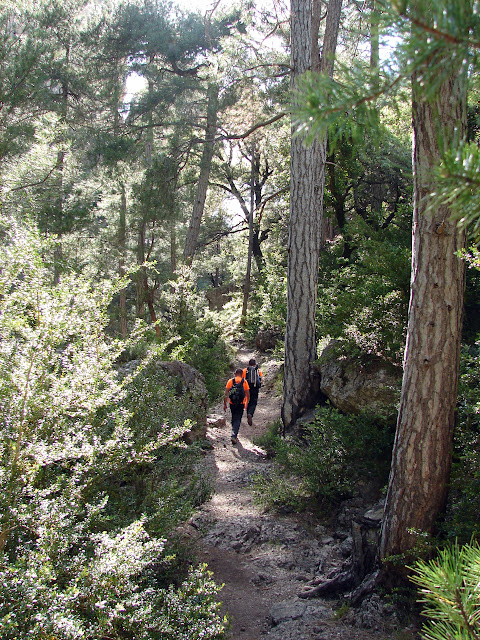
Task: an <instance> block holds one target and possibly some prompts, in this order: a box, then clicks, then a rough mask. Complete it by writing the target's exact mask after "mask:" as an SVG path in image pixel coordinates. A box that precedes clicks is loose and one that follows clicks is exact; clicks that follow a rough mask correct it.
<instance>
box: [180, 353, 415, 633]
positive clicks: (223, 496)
mask: <svg viewBox="0 0 480 640" xmlns="http://www.w3.org/2000/svg"><path fill="white" fill-rule="evenodd" d="M251 357H254V354H253V353H252V352H251V351H248V350H245V349H240V350H239V351H238V353H237V364H238V366H242V367H243V366H246V365H247V363H248V360H249V358H251ZM259 364H260V366H261V368H262V363H261V362H260V363H259ZM264 373H265V370H264ZM280 406H281V398H280V397H279V396H278V394H277V393H276V392H275V389H274V388H273V385H271V384H270V385H269V384H268V379H267V380H266V384H265V385H264V386H263V387H262V389H261V391H260V396H259V402H258V406H257V410H256V412H255V415H254V421H253V426H249V425H248V424H247V420H246V415H245V414H244V417H243V419H242V425H241V428H240V432H239V440H238V443H237V444H235V445H232V443H231V439H230V433H231V422H230V412H229V410H227V411H228V412H227V414H224V412H223V402H222V403H221V404H218V405H217V406H216V407H213V408H212V410H211V413H214V414H217V415H220V416H223V415H226V418H227V420H226V424H225V426H223V427H210V428H209V429H208V433H207V438H208V440H209V441H210V443H211V448H210V450H208V451H207V452H206V454H205V458H204V459H203V462H204V463H205V467H204V471H205V472H207V473H208V474H209V475H210V476H211V477H212V481H213V483H214V492H213V495H212V498H211V499H210V500H209V501H208V502H206V503H205V504H204V505H203V506H202V507H201V509H200V510H199V512H198V513H197V514H196V516H194V518H193V519H192V520H191V521H190V525H191V526H192V527H193V528H194V529H195V532H196V534H195V536H194V537H195V538H196V541H197V542H196V545H197V558H198V561H199V562H205V563H206V564H207V565H208V567H209V570H210V571H211V572H212V573H213V577H214V580H215V582H216V583H217V584H223V585H224V586H223V589H222V591H221V592H220V599H221V601H222V611H223V613H226V614H227V615H228V617H229V619H230V621H231V630H230V637H231V638H232V639H233V640H386V639H387V638H389V639H390V640H391V639H392V637H402V638H403V637H411V636H410V635H409V634H408V635H407V636H405V635H403V634H402V635H398V634H397V632H395V633H394V634H393V635H392V633H389V634H387V629H386V628H382V627H381V625H380V626H379V625H377V627H376V628H374V629H365V628H361V627H359V626H352V624H349V623H347V622H345V620H344V619H340V616H339V615H338V609H339V607H340V606H341V601H338V600H331V599H330V600H328V599H322V598H318V597H316V598H308V599H305V598H302V597H300V596H299V594H301V593H302V591H303V592H304V591H305V589H306V587H307V586H308V584H309V583H311V582H312V580H314V579H315V576H317V575H318V574H319V572H321V573H322V574H323V575H324V574H325V573H328V572H329V571H330V570H331V569H335V568H337V567H339V566H340V565H341V563H342V562H343V561H344V560H345V555H348V549H347V552H346V553H345V548H344V549H343V553H342V544H344V543H345V541H343V543H342V541H341V540H338V539H335V538H334V534H333V531H332V532H331V531H329V529H328V526H326V525H325V524H323V523H321V522H319V521H318V520H317V519H316V518H315V517H314V516H313V515H312V514H278V513H273V512H268V511H266V510H265V509H264V508H263V507H262V506H260V505H259V504H258V502H256V501H255V499H254V491H253V487H252V482H251V481H252V478H253V477H254V476H255V475H256V474H265V473H268V471H269V469H271V467H272V464H273V463H272V461H271V460H269V459H267V456H266V454H265V452H264V451H263V450H262V449H261V448H259V447H258V446H255V444H253V442H252V438H254V437H255V436H258V435H260V434H262V433H264V432H265V431H266V430H267V427H268V425H269V424H271V423H272V422H273V421H274V420H275V419H277V418H279V417H280ZM332 534H333V535H332ZM343 609H344V610H345V609H348V606H347V607H345V606H344V607H343Z"/></svg>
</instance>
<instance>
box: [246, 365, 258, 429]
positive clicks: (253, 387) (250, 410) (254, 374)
mask: <svg viewBox="0 0 480 640" xmlns="http://www.w3.org/2000/svg"><path fill="white" fill-rule="evenodd" d="M242 373H243V377H244V378H245V380H246V381H247V383H248V386H249V387H250V400H249V401H248V404H247V422H248V424H249V425H250V426H251V425H252V424H253V414H254V413H255V409H256V408H257V402H258V392H259V391H260V387H261V386H262V382H263V373H262V372H261V371H260V369H259V368H258V365H257V362H256V360H255V358H251V360H249V361H248V367H246V368H245V369H244V370H243V372H242Z"/></svg>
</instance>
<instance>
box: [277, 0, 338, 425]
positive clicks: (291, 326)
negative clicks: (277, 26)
mask: <svg viewBox="0 0 480 640" xmlns="http://www.w3.org/2000/svg"><path fill="white" fill-rule="evenodd" d="M317 3H318V0H314V4H313V5H312V4H311V3H310V2H305V1H304V0H292V4H291V34H292V35H291V40H292V42H291V48H292V54H291V58H292V62H291V65H292V68H293V73H292V89H293V90H294V89H295V86H296V80H297V78H298V77H299V76H300V75H302V74H303V73H305V72H306V71H308V70H309V69H311V68H312V67H314V68H316V67H317V60H318V53H317V52H318V42H317V41H318V31H317V32H315V33H314V28H313V26H314V25H315V24H317V22H318V21H317V20H316V16H317V9H318V4H317ZM340 11H341V0H330V2H329V6H328V12H327V23H326V28H325V39H324V47H323V53H322V60H321V66H320V69H321V70H322V71H323V72H324V73H325V72H326V73H330V72H331V70H332V71H333V60H334V55H335V48H336V41H337V35H338V25H339V20H340ZM312 25H313V26H312ZM315 28H316V27H315ZM325 158H326V141H325V140H322V141H316V142H314V143H313V145H312V146H310V147H306V146H305V145H304V143H303V141H302V139H301V138H300V137H299V136H296V135H295V132H294V131H293V130H292V146H291V156H290V172H291V173H290V176H291V177H290V220H289V238H288V268H287V325H286V332H285V372H284V383H283V405H282V420H283V424H284V428H285V429H288V428H289V427H291V426H292V425H293V423H294V422H295V421H296V419H297V418H298V417H299V416H300V415H301V414H302V413H303V411H304V410H305V409H307V408H309V407H311V406H313V405H314V403H315V396H316V387H315V379H314V377H313V376H312V370H311V364H312V362H313V361H314V360H315V359H316V357H317V345H316V332H315V311H316V303H317V282H318V258H319V251H320V246H321V244H322V213H323V191H324V183H325Z"/></svg>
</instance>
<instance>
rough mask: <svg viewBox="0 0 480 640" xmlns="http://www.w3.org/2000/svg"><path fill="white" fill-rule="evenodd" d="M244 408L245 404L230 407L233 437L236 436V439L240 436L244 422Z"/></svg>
mask: <svg viewBox="0 0 480 640" xmlns="http://www.w3.org/2000/svg"><path fill="white" fill-rule="evenodd" d="M243 407H244V404H243V402H242V404H240V405H233V404H231V405H230V411H231V412H232V436H235V438H236V437H237V436H238V430H239V429H240V424H241V422H242V416H243Z"/></svg>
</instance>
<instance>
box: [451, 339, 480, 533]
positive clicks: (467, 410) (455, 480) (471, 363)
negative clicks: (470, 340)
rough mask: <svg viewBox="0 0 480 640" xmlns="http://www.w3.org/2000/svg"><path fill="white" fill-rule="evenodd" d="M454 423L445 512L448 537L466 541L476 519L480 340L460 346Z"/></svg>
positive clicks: (479, 509)
mask: <svg viewBox="0 0 480 640" xmlns="http://www.w3.org/2000/svg"><path fill="white" fill-rule="evenodd" d="M457 412H458V413H457V424H456V428H455V436H454V453H453V461H452V472H451V477H450V491H449V498H448V505H447V512H446V516H445V519H444V522H443V523H442V526H443V530H444V533H445V535H446V536H447V537H448V538H450V539H458V540H459V541H460V542H463V543H466V542H468V541H469V540H470V539H471V537H472V535H474V534H475V533H476V532H477V531H478V522H479V520H480V341H477V342H476V343H475V344H473V345H470V346H467V345H464V346H463V348H462V357H461V365H460V389H459V398H458V404H457Z"/></svg>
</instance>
